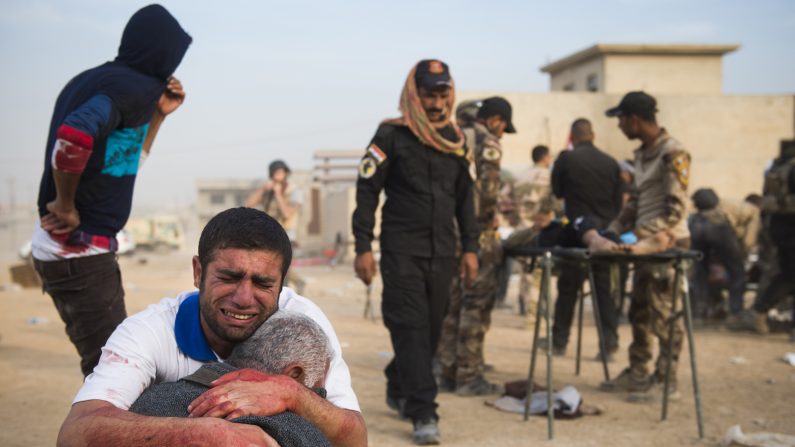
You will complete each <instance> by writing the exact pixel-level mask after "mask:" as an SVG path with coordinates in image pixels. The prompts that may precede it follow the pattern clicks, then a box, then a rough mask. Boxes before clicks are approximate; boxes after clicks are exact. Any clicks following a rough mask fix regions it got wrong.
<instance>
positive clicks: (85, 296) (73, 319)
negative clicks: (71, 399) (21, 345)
mask: <svg viewBox="0 0 795 447" xmlns="http://www.w3.org/2000/svg"><path fill="white" fill-rule="evenodd" d="M35 266H36V271H37V272H39V276H41V280H42V288H43V289H44V291H45V292H47V293H48V294H49V295H50V297H51V298H52V301H53V303H55V308H56V309H57V310H58V314H59V315H60V316H61V320H63V322H64V323H65V324H66V334H67V335H68V336H69V340H71V341H72V344H74V345H75V348H77V353H78V354H80V369H81V370H82V371H83V375H84V376H87V375H89V374H91V372H92V371H93V370H94V367H95V366H97V363H98V362H99V357H100V354H101V352H102V347H103V346H104V345H105V342H106V341H108V337H110V334H112V333H113V331H114V330H115V329H116V326H118V325H119V323H121V322H122V321H123V320H124V319H125V318H126V317H127V311H126V310H125V308H124V289H123V288H122V285H121V272H120V271H119V263H118V262H117V261H116V254H115V253H107V254H102V255H94V256H86V257H83V258H72V259H64V260H61V261H47V262H43V261H38V260H36V261H35Z"/></svg>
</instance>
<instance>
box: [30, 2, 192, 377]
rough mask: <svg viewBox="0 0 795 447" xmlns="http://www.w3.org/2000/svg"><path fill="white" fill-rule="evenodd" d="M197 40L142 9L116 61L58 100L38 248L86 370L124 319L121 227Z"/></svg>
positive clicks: (152, 9)
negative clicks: (179, 69)
mask: <svg viewBox="0 0 795 447" xmlns="http://www.w3.org/2000/svg"><path fill="white" fill-rule="evenodd" d="M191 40H192V39H191V37H190V36H189V35H188V34H187V33H186V32H185V31H184V30H183V29H182V27H181V26H180V25H179V23H177V21H176V19H175V18H174V17H173V16H172V15H171V14H170V13H169V12H168V11H167V10H166V9H165V8H163V7H162V6H160V5H150V6H147V7H145V8H142V9H140V10H139V11H138V12H136V13H135V14H134V15H133V16H132V17H131V18H130V20H129V22H128V23H127V26H126V27H125V29H124V33H123V34H122V39H121V45H120V46H119V52H118V55H117V56H116V59H115V60H113V61H111V62H106V63H104V64H102V65H100V66H98V67H95V68H91V69H89V70H86V71H84V72H82V73H80V74H78V75H77V76H75V77H74V78H73V79H72V80H71V81H69V83H68V84H67V85H66V87H64V88H63V90H62V91H61V94H60V95H59V96H58V99H57V101H56V103H55V110H54V112H53V115H52V121H51V124H50V130H49V134H48V137H47V146H46V148H45V149H46V151H45V157H44V173H43V175H42V178H41V185H40V187H39V198H38V207H39V217H40V218H41V220H40V223H37V224H36V226H35V228H34V231H33V238H32V239H33V241H32V251H33V258H34V260H35V266H36V270H37V271H38V273H39V275H40V276H41V278H42V283H43V289H44V290H45V291H46V292H47V293H48V294H49V295H50V296H51V297H52V300H53V302H54V303H55V307H56V309H58V313H59V314H60V316H61V319H62V320H63V321H64V323H65V324H66V333H67V334H68V336H69V339H70V340H71V341H72V343H73V344H74V345H75V347H76V348H77V351H78V353H79V354H80V358H81V360H80V367H81V369H82V371H83V375H86V376H87V375H88V374H90V373H91V371H92V370H93V369H94V366H96V364H97V362H98V361H99V357H100V348H102V346H103V345H104V344H105V342H106V341H107V339H108V337H109V336H110V334H111V333H112V332H113V330H114V329H115V328H116V326H117V325H118V324H119V323H120V322H121V321H122V320H124V318H125V317H126V316H127V313H126V310H125V306H124V289H123V288H122V282H121V274H120V272H119V265H118V263H117V261H116V254H115V252H116V249H117V245H118V244H117V242H116V233H118V232H119V231H120V230H121V229H122V228H123V227H124V225H125V223H126V222H127V218H128V217H129V215H130V209H131V206H132V196H133V187H134V185H135V178H136V174H137V172H138V168H139V165H140V164H141V163H142V162H143V160H144V159H145V158H146V156H147V155H148V154H149V151H150V149H151V147H152V143H153V141H154V139H155V136H156V135H157V132H158V130H159V129H160V126H161V124H162V123H163V120H164V119H165V118H166V116H168V115H169V114H170V113H172V112H173V111H174V110H176V109H177V108H179V106H180V105H181V104H182V102H183V101H184V99H185V92H184V91H183V89H182V84H181V83H180V81H178V80H177V79H176V78H174V77H173V76H172V75H173V73H174V71H175V70H176V69H177V66H179V63H180V62H181V61H182V58H183V56H184V55H185V52H186V51H187V49H188V46H189V45H190V43H191Z"/></svg>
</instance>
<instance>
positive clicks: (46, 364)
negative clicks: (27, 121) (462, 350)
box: [0, 253, 795, 446]
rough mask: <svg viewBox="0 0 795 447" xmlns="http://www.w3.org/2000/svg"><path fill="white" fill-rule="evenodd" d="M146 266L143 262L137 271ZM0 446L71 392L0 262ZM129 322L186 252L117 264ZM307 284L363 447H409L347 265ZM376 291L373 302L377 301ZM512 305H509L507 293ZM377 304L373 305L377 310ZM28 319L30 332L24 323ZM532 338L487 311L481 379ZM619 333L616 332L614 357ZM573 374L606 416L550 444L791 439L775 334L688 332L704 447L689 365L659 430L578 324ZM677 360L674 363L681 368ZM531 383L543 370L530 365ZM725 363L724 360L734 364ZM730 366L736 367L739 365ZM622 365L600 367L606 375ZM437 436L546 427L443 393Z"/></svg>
mask: <svg viewBox="0 0 795 447" xmlns="http://www.w3.org/2000/svg"><path fill="white" fill-rule="evenodd" d="M143 258H145V259H146V260H147V262H146V263H142V262H141V260H142V259H143ZM0 264H2V265H0V267H2V270H0V285H5V287H3V288H2V289H1V290H0V334H2V340H0V377H2V378H3V385H2V386H0V446H39V445H53V444H54V442H55V438H56V435H57V432H58V427H59V426H60V424H61V421H62V420H63V418H64V416H65V415H66V413H67V411H68V408H69V404H70V402H71V399H72V397H73V395H74V394H75V392H76V390H77V388H78V387H79V386H80V383H81V375H80V372H79V368H78V359H77V355H76V353H75V351H74V348H73V347H72V345H71V344H70V343H69V342H68V340H67V338H66V336H65V334H64V332H63V325H62V323H61V321H60V320H59V318H58V316H57V314H56V312H55V309H54V308H53V306H52V304H51V302H50V300H49V297H48V296H46V295H43V294H41V293H40V292H39V291H37V290H34V289H24V290H21V289H15V288H10V287H8V281H9V279H8V273H7V272H8V269H7V265H8V264H7V263H0ZM121 265H122V272H123V277H124V282H125V288H126V290H127V307H128V311H129V312H136V311H138V310H140V309H142V308H144V307H145V306H146V305H148V304H150V303H153V302H155V301H157V300H159V299H160V298H161V297H163V296H172V295H174V294H175V293H176V292H178V291H181V290H183V289H187V288H189V287H190V285H191V283H192V281H191V277H190V270H189V266H190V261H189V255H188V254H187V253H181V254H177V253H175V254H170V255H160V256H157V255H147V256H143V255H136V256H134V257H132V258H124V259H122V261H121ZM301 273H302V274H303V275H304V276H305V277H306V278H307V279H308V281H309V285H308V288H307V290H306V295H307V296H309V297H311V298H312V299H313V300H315V302H316V303H317V304H318V305H320V307H321V308H323V310H324V311H325V312H326V314H327V315H328V316H329V318H330V319H331V321H332V322H333V323H334V326H335V328H336V330H337V333H338V335H339V338H340V341H341V342H342V345H343V351H344V356H345V359H346V360H347V362H348V365H350V368H351V371H352V374H353V385H354V389H355V390H356V392H357V394H358V397H359V401H360V403H361V406H362V410H363V413H364V417H365V420H366V421H367V427H368V430H369V436H370V445H373V446H400V445H410V436H409V434H410V427H409V423H407V422H404V421H400V420H398V419H397V418H396V417H395V415H394V414H393V413H392V412H390V411H389V410H388V409H387V408H386V406H385V405H384V386H385V380H384V378H383V374H382V372H381V370H382V368H383V367H384V366H385V365H386V363H387V361H388V360H389V358H390V356H391V348H390V345H389V340H388V335H387V332H386V330H385V329H384V327H383V325H382V324H381V322H380V321H376V322H371V321H367V320H363V318H362V309H363V305H364V288H363V286H361V284H359V283H358V282H357V281H356V280H355V279H354V277H353V274H352V269H351V268H350V266H349V265H343V266H340V267H338V268H336V269H330V268H328V267H311V268H304V269H301ZM379 296H380V291H378V290H376V291H375V293H374V298H375V299H376V300H378V299H379V298H378V297H379ZM511 296H515V294H512V295H511ZM377 302H378V301H376V303H377ZM33 317H35V320H34V321H36V324H31V322H30V319H31V318H33ZM531 336H532V333H531V332H530V330H529V326H528V323H527V321H526V320H525V319H523V318H522V317H519V316H517V315H515V313H514V312H509V311H506V310H498V311H495V314H494V321H493V323H492V329H491V331H490V332H489V334H488V336H487V343H486V358H487V361H488V362H489V363H491V364H493V365H494V366H495V367H496V369H495V371H494V372H493V373H491V374H490V376H489V378H490V379H492V380H494V381H507V380H514V379H521V378H524V377H526V374H527V369H528V365H529V350H530V349H529V348H530V344H531ZM629 337H630V335H629V328H628V326H626V325H624V326H622V328H621V346H622V351H624V352H625V349H626V346H627V344H628V342H629ZM585 339H586V342H585V346H584V349H583V353H584V358H585V359H586V360H584V363H583V370H582V374H581V375H580V376H579V377H577V376H575V375H574V358H573V355H572V354H571V353H572V352H573V351H574V349H573V347H570V349H569V352H570V354H569V355H567V356H566V357H564V358H555V360H554V370H555V376H554V379H555V384H556V387H560V386H563V385H566V384H572V385H574V386H575V387H577V389H578V390H579V391H580V392H581V393H582V394H583V396H584V399H585V401H586V402H588V403H590V404H598V405H601V406H603V407H604V408H605V413H604V414H603V415H601V416H592V417H585V418H582V419H578V420H573V421H558V422H556V424H555V431H556V440H555V442H554V445H566V446H568V445H578V446H579V445H586V446H598V445H612V446H635V445H644V446H646V445H650V446H671V445H693V444H700V445H716V444H717V443H718V442H719V440H720V439H721V438H722V437H723V435H724V433H725V432H726V429H727V428H728V427H730V426H732V425H734V424H741V425H742V427H743V429H744V431H746V432H758V431H769V432H779V433H786V434H795V425H793V421H795V408H794V407H793V405H792V402H793V401H795V368H793V367H792V366H789V365H787V364H785V363H783V362H782V361H781V360H780V358H781V357H782V356H783V355H784V354H785V353H786V352H793V351H795V345H793V344H791V343H789V342H788V341H787V338H786V336H784V335H775V336H769V337H764V338H762V337H757V336H752V335H750V334H749V335H737V334H733V333H727V332H724V331H721V330H715V329H713V330H701V331H699V332H697V333H696V342H697V348H698V349H697V352H698V362H699V368H700V370H699V372H700V379H701V389H702V393H703V407H704V419H705V427H706V438H705V440H703V441H699V440H698V436H697V431H696V422H695V411H694V405H693V393H692V387H691V385H690V380H689V369H688V367H687V366H688V364H687V363H683V364H682V365H681V367H680V371H679V377H680V384H681V388H682V391H683V398H682V400H681V401H679V402H677V403H674V404H672V406H671V408H670V412H669V420H668V421H666V422H660V420H659V417H660V407H659V405H638V404H630V403H625V402H624V401H623V400H622V397H621V396H619V395H611V394H605V393H601V392H599V391H598V390H597V385H598V383H599V381H600V380H601V378H602V372H601V367H600V365H599V364H598V363H596V362H593V361H591V360H590V359H591V358H592V357H593V356H594V355H595V353H596V343H595V341H594V339H595V331H594V328H593V326H592V325H591V324H590V322H588V323H586V328H585ZM686 352H687V351H684V352H683V359H687V354H686ZM539 359H540V361H541V363H540V364H539V370H538V371H539V373H538V374H537V376H538V380H539V381H542V380H545V371H546V365H545V360H544V358H543V356H540V357H539ZM730 359H734V360H733V361H732V360H730ZM738 359H739V360H738ZM624 365H625V359H624V358H623V356H622V358H620V359H619V360H617V361H616V362H615V363H612V364H611V365H610V369H611V373H612V374H613V375H615V374H618V372H619V371H620V370H621V368H623V366H624ZM439 404H440V409H439V411H440V414H441V417H442V420H441V422H440V428H441V431H442V434H443V440H444V444H445V445H453V446H475V445H501V446H502V445H504V446H512V445H530V444H539V443H540V444H544V443H546V420H545V419H544V418H540V417H533V418H531V420H530V421H528V422H523V421H522V418H521V416H520V415H514V414H507V413H501V412H498V411H496V410H494V409H492V408H489V407H487V406H485V405H484V404H483V399H482V398H462V397H457V396H455V395H451V394H442V395H441V396H440V397H439Z"/></svg>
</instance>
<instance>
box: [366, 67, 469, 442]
mask: <svg viewBox="0 0 795 447" xmlns="http://www.w3.org/2000/svg"><path fill="white" fill-rule="evenodd" d="M454 102H455V89H454V86H453V79H452V78H451V77H450V72H449V69H448V67H447V65H446V64H444V63H443V62H441V61H438V60H424V61H421V62H419V63H418V64H417V65H416V66H415V67H414V68H413V69H412V70H411V72H410V73H409V76H408V77H407V79H406V83H405V85H404V87H403V92H402V94H401V97H400V111H401V113H402V116H401V117H400V118H397V119H391V120H386V121H384V122H383V123H382V124H381V125H380V126H379V127H378V131H377V132H376V134H375V137H373V139H372V141H371V142H370V145H369V146H368V148H367V151H366V152H365V154H364V157H362V160H361V163H360V164H359V179H358V181H357V183H356V210H355V211H354V213H353V234H354V236H355V238H356V260H355V262H354V268H355V270H356V274H357V276H358V277H359V278H360V279H361V280H362V281H363V282H364V283H365V284H368V285H369V284H370V282H371V281H372V279H373V276H374V275H375V260H374V257H373V253H372V247H371V244H372V241H373V239H374V238H375V236H374V233H373V227H374V225H375V210H376V207H377V206H378V200H379V195H380V193H381V191H382V190H385V191H386V202H385V203H384V207H383V210H382V215H381V216H382V220H381V236H380V245H381V260H380V266H381V272H382V274H383V283H384V289H383V301H382V306H381V309H382V314H383V318H384V324H386V327H387V329H389V333H390V336H391V339H392V347H393V349H394V351H395V357H394V358H393V360H392V361H391V362H390V363H389V365H387V367H386V370H385V373H386V377H387V393H386V394H387V404H388V405H389V406H390V407H391V408H393V409H396V410H398V411H399V412H400V413H401V414H402V415H404V416H405V417H407V418H410V419H412V421H413V423H414V442H415V443H417V444H438V443H439V441H440V434H439V429H438V426H437V420H438V418H439V417H438V415H437V413H436V407H437V404H436V402H435V400H436V393H437V388H436V381H435V380H434V377H433V372H432V368H431V360H432V357H433V354H434V352H435V351H436V347H437V345H438V341H439V335H440V332H441V325H442V319H443V318H444V312H445V309H446V308H447V302H448V299H449V294H450V282H451V280H452V278H453V276H454V275H456V257H455V256H456V235H455V232H454V222H453V221H454V219H455V220H457V222H458V226H459V228H460V238H459V239H460V244H461V247H462V249H463V253H464V254H463V255H462V258H461V262H460V271H461V274H462V275H464V277H465V279H466V280H467V282H471V281H472V280H473V279H474V277H475V276H476V275H477V256H476V252H477V249H478V228H477V223H476V221H475V214H474V200H473V195H472V179H471V178H470V176H469V170H468V162H467V158H466V149H465V147H464V135H463V133H462V132H461V130H460V129H459V128H458V127H457V126H456V125H455V123H454V122H453V121H452V120H451V118H452V111H453V104H454Z"/></svg>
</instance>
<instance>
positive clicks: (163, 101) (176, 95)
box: [142, 76, 185, 158]
mask: <svg viewBox="0 0 795 447" xmlns="http://www.w3.org/2000/svg"><path fill="white" fill-rule="evenodd" d="M183 102H185V90H183V89H182V83H181V82H180V81H179V79H177V78H175V77H173V76H172V77H171V78H169V79H168V84H167V85H166V91H165V92H163V94H162V95H160V99H159V100H158V102H157V108H156V109H155V113H154V114H152V119H151V120H149V130H148V131H147V132H146V138H144V144H143V148H142V151H143V153H144V158H145V157H147V156H149V152H150V151H151V150H152V143H154V142H155V137H156V136H157V132H158V131H159V130H160V125H161V124H163V120H165V119H166V116H168V115H169V114H171V113H172V112H174V111H175V110H177V109H178V108H179V106H181V105H182V103H183Z"/></svg>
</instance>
